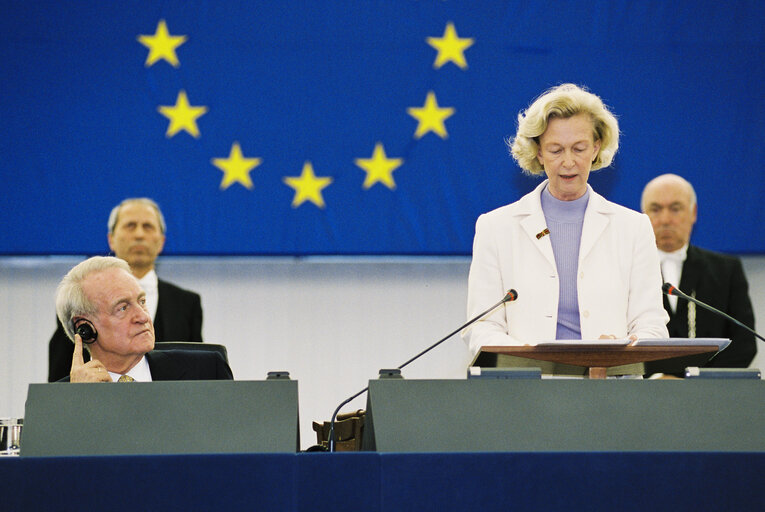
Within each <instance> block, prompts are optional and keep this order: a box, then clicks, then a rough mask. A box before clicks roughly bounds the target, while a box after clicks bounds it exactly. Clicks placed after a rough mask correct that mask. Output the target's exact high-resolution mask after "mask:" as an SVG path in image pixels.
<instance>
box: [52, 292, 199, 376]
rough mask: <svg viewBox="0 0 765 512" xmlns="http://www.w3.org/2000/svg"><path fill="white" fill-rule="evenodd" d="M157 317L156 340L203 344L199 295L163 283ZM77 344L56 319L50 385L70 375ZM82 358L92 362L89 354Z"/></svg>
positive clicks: (85, 353)
mask: <svg viewBox="0 0 765 512" xmlns="http://www.w3.org/2000/svg"><path fill="white" fill-rule="evenodd" d="M157 294H158V296H159V300H158V302H157V314H156V316H155V318H154V335H155V339H156V341H200V342H201V341H202V300H201V298H200V297H199V294H197V293H194V292H192V291H189V290H184V289H183V288H180V287H178V286H176V285H174V284H172V283H168V282H167V281H162V280H161V279H160V280H159V282H158V285H157ZM73 350H74V345H73V344H72V341H71V340H70V339H69V338H68V337H67V335H66V333H65V332H64V328H63V327H62V326H61V323H60V322H59V321H58V320H56V332H54V333H53V336H52V337H51V339H50V343H49V344H48V382H56V381H58V380H60V379H61V378H63V377H65V376H66V375H69V371H70V369H71V367H72V352H73ZM82 356H83V359H84V360H85V361H89V360H90V355H89V354H88V352H87V351H83V354H82Z"/></svg>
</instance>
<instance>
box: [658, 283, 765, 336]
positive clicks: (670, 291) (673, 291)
mask: <svg viewBox="0 0 765 512" xmlns="http://www.w3.org/2000/svg"><path fill="white" fill-rule="evenodd" d="M661 291H663V292H664V295H671V296H673V297H680V298H681V299H685V300H687V301H689V302H693V303H694V304H696V305H699V306H701V307H702V308H704V309H707V310H709V311H711V312H712V313H714V314H716V315H720V316H721V317H723V318H725V319H727V320H730V321H731V322H733V323H734V324H736V325H738V326H739V327H743V328H744V329H746V330H747V331H749V332H751V333H752V334H754V335H755V336H757V337H758V338H760V339H761V340H762V341H765V338H763V337H762V336H760V335H759V334H757V333H756V332H755V331H754V329H752V328H751V327H749V326H748V325H744V324H743V323H742V322H739V321H738V320H736V319H735V318H733V317H732V316H730V315H728V314H726V313H723V312H722V311H720V310H719V309H717V308H713V307H712V306H710V305H709V304H705V303H703V302H701V301H700V300H698V299H696V298H695V297H691V296H690V295H686V294H685V293H683V292H682V291H680V289H678V288H676V287H675V286H674V285H672V284H670V283H664V284H663V285H662V286H661Z"/></svg>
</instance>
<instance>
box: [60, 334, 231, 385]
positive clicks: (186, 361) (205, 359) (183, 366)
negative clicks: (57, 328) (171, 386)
mask: <svg viewBox="0 0 765 512" xmlns="http://www.w3.org/2000/svg"><path fill="white" fill-rule="evenodd" d="M69 343H70V344H71V342H69ZM146 360H147V361H148V363H149V370H151V380H153V381H157V380H232V379H233V378H234V374H233V373H232V372H231V368H230V367H229V366H228V364H227V363H226V361H224V360H223V357H222V356H221V355H220V354H218V353H217V352H205V351H196V350H152V351H151V352H149V353H147V354H146ZM60 382H69V375H67V376H66V377H64V378H62V379H60Z"/></svg>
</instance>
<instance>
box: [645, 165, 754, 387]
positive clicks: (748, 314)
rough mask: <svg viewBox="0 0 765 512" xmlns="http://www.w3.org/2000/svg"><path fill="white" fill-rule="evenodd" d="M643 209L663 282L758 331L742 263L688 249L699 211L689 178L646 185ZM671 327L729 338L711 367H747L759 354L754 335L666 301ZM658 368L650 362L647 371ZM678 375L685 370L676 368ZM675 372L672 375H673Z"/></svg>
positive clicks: (683, 333)
mask: <svg viewBox="0 0 765 512" xmlns="http://www.w3.org/2000/svg"><path fill="white" fill-rule="evenodd" d="M640 206H641V208H642V210H643V212H644V213H646V214H647V215H648V217H650V219H651V224H652V225H653V231H654V234H655V235H656V246H657V247H658V249H659V256H660V259H661V267H662V276H663V278H664V282H666V283H670V284H672V285H674V286H676V287H677V288H679V289H680V290H681V291H683V292H684V293H686V294H687V295H690V296H692V297H694V298H696V299H698V300H700V301H701V302H704V303H706V304H708V305H710V306H712V307H715V308H717V309H719V310H720V311H722V312H724V313H727V314H728V315H730V316H732V317H733V318H735V319H736V320H738V321H740V322H742V323H743V324H745V325H747V326H749V327H751V328H754V312H753V310H752V302H751V300H750V299H749V284H748V283H747V280H746V276H745V275H744V268H743V266H742V264H741V260H740V259H739V258H737V257H734V256H729V255H725V254H720V253H716V252H712V251H707V250H705V249H701V248H699V247H696V246H694V245H690V243H689V241H690V238H691V231H692V229H693V226H694V224H695V223H696V216H697V212H698V207H697V204H696V192H695V191H694V190H693V186H692V185H691V184H690V183H689V182H688V181H686V180H685V179H683V178H681V177H680V176H677V175H675V174H663V175H661V176H658V177H656V178H654V179H653V180H651V181H650V182H648V184H647V185H646V186H645V188H644V189H643V196H642V198H641V202H640ZM664 309H666V310H667V313H669V318H670V319H669V323H668V324H667V328H668V330H669V335H670V337H673V338H730V340H731V344H730V345H729V346H728V348H726V349H725V350H723V351H722V352H720V353H719V354H717V356H716V357H715V358H714V359H712V361H710V362H709V364H708V366H710V367H717V368H746V367H747V366H749V364H750V363H751V362H752V359H753V358H754V356H755V353H756V352H757V347H756V345H755V343H756V341H755V337H754V335H753V334H752V333H750V332H749V331H747V330H746V329H743V328H741V327H739V326H737V325H735V324H734V323H733V322H731V321H729V320H726V319H725V318H723V317H721V316H719V315H716V314H714V313H712V312H711V311H708V310H706V309H704V308H701V307H697V306H696V305H695V304H693V303H691V302H689V301H685V300H682V299H680V300H678V298H677V297H671V296H666V295H665V296H664ZM651 367H653V368H658V367H660V362H659V363H646V372H647V373H653V372H652V371H651ZM677 371H678V372H679V371H682V368H678V369H677ZM673 373H674V371H673Z"/></svg>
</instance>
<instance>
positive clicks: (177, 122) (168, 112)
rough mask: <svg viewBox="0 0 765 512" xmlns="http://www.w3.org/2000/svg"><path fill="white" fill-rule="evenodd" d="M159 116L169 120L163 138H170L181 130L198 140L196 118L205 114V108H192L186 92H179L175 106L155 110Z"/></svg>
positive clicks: (165, 106)
mask: <svg viewBox="0 0 765 512" xmlns="http://www.w3.org/2000/svg"><path fill="white" fill-rule="evenodd" d="M157 110H158V111H159V113H160V114H162V115H163V116H165V117H166V118H168V119H169V120H170V124H169V125H168V126H167V132H166V133H165V137H168V138H170V137H172V136H173V135H175V134H176V133H178V132H179V131H181V130H186V131H187V132H188V133H189V135H191V136H193V137H194V138H197V139H198V138H199V128H198V127H197V118H198V117H200V116H203V115H204V114H205V113H207V107H205V106H201V107H192V106H191V105H189V98H188V96H186V91H184V90H181V92H179V93H178V98H177V99H176V100H175V105H174V106H170V105H160V106H159V108H158V109H157Z"/></svg>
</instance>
